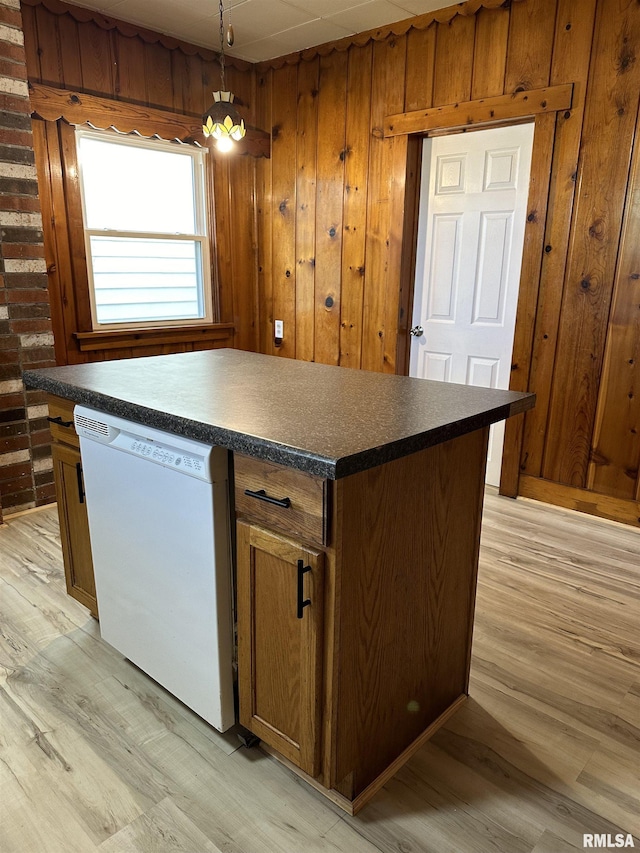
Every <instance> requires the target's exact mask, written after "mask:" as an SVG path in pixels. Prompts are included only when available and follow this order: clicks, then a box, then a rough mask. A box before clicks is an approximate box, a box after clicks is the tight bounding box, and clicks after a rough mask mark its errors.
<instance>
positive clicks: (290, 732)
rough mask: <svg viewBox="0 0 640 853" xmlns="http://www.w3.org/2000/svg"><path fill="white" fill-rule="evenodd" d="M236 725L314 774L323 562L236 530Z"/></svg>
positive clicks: (263, 534) (268, 536) (277, 540)
mask: <svg viewBox="0 0 640 853" xmlns="http://www.w3.org/2000/svg"><path fill="white" fill-rule="evenodd" d="M237 529H238V679H239V698H240V722H241V723H242V725H243V726H245V727H246V728H248V729H250V730H251V731H252V732H254V733H255V734H256V735H258V737H260V738H261V739H262V740H264V741H265V743H268V744H269V745H270V746H272V747H273V748H274V749H276V750H278V752H280V753H282V755H284V756H285V758H288V759H289V760H290V761H292V762H293V763H294V764H296V765H297V766H298V767H300V768H301V769H302V770H304V771H305V772H306V773H309V774H310V775H311V776H317V775H318V773H319V770H320V745H321V744H320V738H321V726H320V712H321V688H322V635H323V631H322V625H323V622H322V610H323V583H322V582H323V570H324V554H323V553H322V552H319V551H314V550H311V549H309V548H305V547H303V546H301V545H298V544H296V543H295V542H293V541H291V540H290V539H285V538H284V537H281V536H277V535H275V534H273V533H268V532H267V531H265V530H262V529H261V528H259V527H255V526H253V525H249V524H245V523H244V522H238V528H237Z"/></svg>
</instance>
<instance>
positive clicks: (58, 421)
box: [47, 415, 73, 427]
mask: <svg viewBox="0 0 640 853" xmlns="http://www.w3.org/2000/svg"><path fill="white" fill-rule="evenodd" d="M47 420H48V421H49V423H50V424H58V426H63V427H70V426H73V421H63V420H62V418H61V417H60V415H58V417H57V418H47Z"/></svg>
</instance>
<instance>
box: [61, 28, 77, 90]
mask: <svg viewBox="0 0 640 853" xmlns="http://www.w3.org/2000/svg"><path fill="white" fill-rule="evenodd" d="M58 37H59V39H60V56H61V58H62V76H63V80H64V85H65V86H66V87H67V88H68V89H81V88H82V66H81V64H80V42H79V36H78V24H77V23H76V22H75V21H74V20H73V18H72V17H71V16H70V15H59V16H58Z"/></svg>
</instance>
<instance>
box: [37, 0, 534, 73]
mask: <svg viewBox="0 0 640 853" xmlns="http://www.w3.org/2000/svg"><path fill="white" fill-rule="evenodd" d="M57 1H58V0H55V2H57ZM32 2H35V0H32ZM47 2H53V0H47ZM521 2H523V0H466V2H464V3H456V4H455V6H447V7H445V8H444V9H436V10H435V11H433V12H426V13H425V14H424V15H416V16H414V17H413V18H405V19H404V20H402V21H396V23H394V24H387V25H385V26H384V27H379V28H378V29H374V30H366V31H365V32H363V33H356V34H355V35H352V36H345V37H344V38H342V39H337V40H336V41H330V42H327V43H326V44H321V45H318V46H317V47H310V48H307V49H306V50H299V51H296V52H295V53H289V54H287V55H286V56H279V57H277V58H276V59H266V60H264V61H263V62H257V63H256V64H255V67H256V68H257V69H258V71H267V70H268V69H270V68H282V66H283V65H295V64H296V63H298V62H300V61H301V60H304V61H306V62H308V61H310V60H312V59H315V57H316V56H327V55H328V54H330V53H333V51H334V50H338V51H344V50H348V49H349V48H350V47H351V46H352V45H355V46H357V47H363V46H364V45H365V44H368V43H369V42H370V41H384V40H385V39H386V38H388V37H389V36H404V35H406V34H407V33H408V32H409V30H426V29H427V27H430V26H432V24H449V23H451V21H453V19H454V18H456V17H457V16H458V15H462V16H463V17H469V16H472V15H477V13H478V12H479V11H480V9H501V8H505V7H509V6H511V5H512V4H513V3H521Z"/></svg>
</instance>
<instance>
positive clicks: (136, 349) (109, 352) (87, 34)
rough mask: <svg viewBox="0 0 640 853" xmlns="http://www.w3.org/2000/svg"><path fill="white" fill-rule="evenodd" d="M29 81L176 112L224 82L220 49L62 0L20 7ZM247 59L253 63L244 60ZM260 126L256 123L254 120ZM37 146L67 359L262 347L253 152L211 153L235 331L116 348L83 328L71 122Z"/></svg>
mask: <svg viewBox="0 0 640 853" xmlns="http://www.w3.org/2000/svg"><path fill="white" fill-rule="evenodd" d="M22 17H23V27H24V38H25V49H26V54H27V70H28V75H29V79H30V80H32V81H34V82H35V81H37V82H41V83H45V84H47V85H52V86H55V87H57V88H66V89H72V90H79V91H81V92H87V93H90V94H93V95H99V96H101V97H107V98H111V99H115V100H118V99H123V100H128V101H133V102H135V103H138V104H143V105H148V106H154V107H160V108H164V109H168V110H172V111H174V112H179V113H188V114H201V113H203V112H204V110H205V109H206V108H207V107H208V106H209V104H210V103H211V102H212V101H213V97H212V94H211V92H212V90H213V89H217V88H218V86H219V65H218V63H217V61H216V60H215V58H214V55H213V53H211V52H210V51H206V50H201V49H198V48H195V47H193V48H191V47H190V46H188V45H181V44H180V43H179V42H177V41H176V40H173V39H169V38H166V37H162V38H161V37H159V36H155V35H154V34H152V33H148V32H146V31H140V30H139V29H138V28H136V27H133V26H131V25H120V24H118V23H117V22H115V21H114V20H113V19H109V18H105V17H104V16H102V15H99V14H98V13H93V12H91V11H89V10H86V9H79V8H77V7H72V6H67V5H66V4H64V3H62V2H59V0H45V2H42V3H41V2H38V0H26V2H25V3H23V4H22ZM238 65H239V66H240V67H233V64H232V63H230V64H228V67H227V77H228V82H229V85H230V87H231V89H232V90H233V91H234V92H235V93H236V95H237V97H238V98H240V99H241V101H242V103H244V104H245V105H247V106H248V107H249V108H250V109H251V110H253V108H254V104H255V98H254V80H255V74H254V73H253V71H252V69H251V67H250V66H248V65H247V64H246V63H239V64H238ZM243 66H245V67H243ZM252 123H253V121H252ZM33 128H34V148H35V151H36V162H37V165H38V172H39V183H40V196H41V200H42V205H43V222H44V231H45V246H46V249H47V258H46V259H47V265H48V270H49V290H50V294H51V310H52V319H53V323H54V337H55V345H56V359H57V361H58V363H59V364H67V363H79V362H83V361H95V360H101V359H112V358H127V357H130V356H138V355H156V354H162V353H167V352H183V351H187V350H192V349H207V348H211V347H215V346H221V345H222V346H229V345H233V346H235V347H238V348H241V349H256V348H257V270H256V264H257V261H256V256H255V253H256V246H255V239H254V235H255V227H254V196H255V186H254V184H255V170H254V165H253V160H252V158H251V157H246V156H245V157H226V158H223V157H220V156H219V155H211V161H212V168H209V169H208V172H209V183H210V186H211V187H212V188H213V189H214V199H215V203H214V209H213V210H212V211H211V213H212V219H213V220H214V222H215V228H216V231H217V234H216V245H217V253H216V257H217V269H215V270H214V276H217V278H218V289H219V308H220V312H219V319H220V322H221V323H226V324H233V326H234V328H235V333H234V332H233V331H224V330H221V332H220V333H218V334H216V335H215V336H213V335H211V334H207V333H206V330H205V332H204V333H203V334H194V335H193V340H177V338H180V337H184V335H182V336H181V335H175V334H174V335H171V334H168V335H167V336H166V340H164V339H163V338H160V339H159V338H158V336H155V337H154V339H153V341H152V342H150V343H149V344H148V345H141V339H140V338H138V339H137V340H136V339H135V338H134V337H133V336H132V340H131V343H132V344H135V346H133V345H132V346H125V345H124V343H125V342H121V343H120V345H119V346H114V344H113V342H112V341H111V342H109V347H108V348H102V347H101V348H100V349H94V350H87V349H86V347H87V346H88V344H87V342H85V344H84V346H83V349H81V348H80V345H79V342H78V340H77V339H76V337H75V334H74V333H75V332H88V331H90V330H91V319H90V309H89V304H88V301H87V284H86V282H87V272H86V260H85V254H84V244H83V239H82V219H81V211H80V209H79V207H78V204H77V199H78V192H77V170H76V161H75V141H74V133H73V128H71V127H70V126H69V125H67V124H66V123H65V122H63V121H59V122H57V123H53V122H44V121H39V120H35V121H34V122H33Z"/></svg>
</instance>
